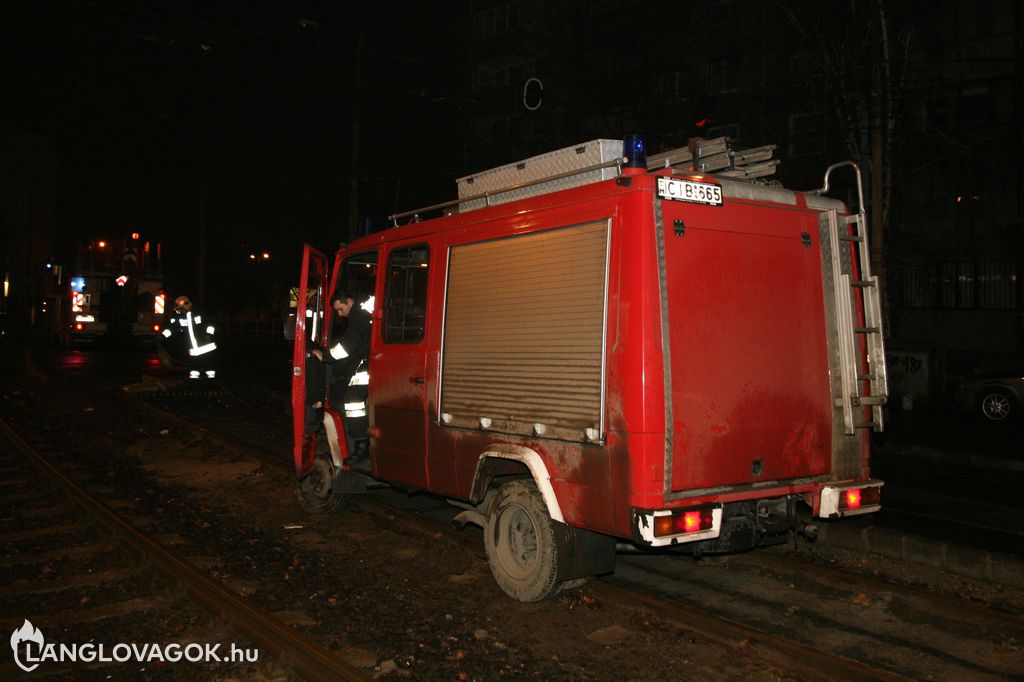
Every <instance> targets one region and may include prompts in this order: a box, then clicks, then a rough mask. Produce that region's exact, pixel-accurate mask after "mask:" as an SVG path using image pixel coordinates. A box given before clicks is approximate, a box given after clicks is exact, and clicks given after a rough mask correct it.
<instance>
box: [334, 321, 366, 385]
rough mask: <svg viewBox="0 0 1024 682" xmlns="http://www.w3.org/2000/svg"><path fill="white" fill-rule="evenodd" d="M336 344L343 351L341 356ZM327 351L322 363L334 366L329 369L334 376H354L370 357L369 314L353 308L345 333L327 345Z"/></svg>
mask: <svg viewBox="0 0 1024 682" xmlns="http://www.w3.org/2000/svg"><path fill="white" fill-rule="evenodd" d="M337 344H340V345H341V348H342V349H344V350H343V354H342V353H340V352H339V351H338V350H337V348H336V346H337ZM327 351H328V352H327V353H325V354H324V362H326V363H327V364H333V365H334V366H333V367H332V368H331V369H332V372H333V374H334V376H341V375H346V376H351V375H352V374H355V372H356V369H357V368H358V367H359V365H360V364H361V363H362V362H363V361H364V360H367V359H368V358H369V357H370V313H368V312H366V311H365V310H363V309H362V308H360V307H358V306H353V307H352V310H351V311H350V312H349V314H348V325H347V326H346V327H345V331H344V332H343V333H342V335H341V336H340V337H339V338H338V339H337V340H336V341H333V342H332V343H330V344H329V345H328V349H327ZM339 356H340V357H339Z"/></svg>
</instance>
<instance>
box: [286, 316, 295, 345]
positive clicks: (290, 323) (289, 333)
mask: <svg viewBox="0 0 1024 682" xmlns="http://www.w3.org/2000/svg"><path fill="white" fill-rule="evenodd" d="M284 338H285V340H286V341H294V340H295V313H289V314H288V317H286V318H284Z"/></svg>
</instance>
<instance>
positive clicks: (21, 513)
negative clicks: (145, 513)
mask: <svg viewBox="0 0 1024 682" xmlns="http://www.w3.org/2000/svg"><path fill="white" fill-rule="evenodd" d="M0 440H2V457H0V466H2V467H3V468H4V474H5V475H4V486H3V488H2V489H0V504H2V505H3V515H4V518H7V519H10V520H12V521H17V522H18V524H19V525H20V526H22V529H21V530H18V531H14V532H8V533H4V534H3V535H0V543H2V545H3V546H4V548H5V550H6V551H5V556H4V558H3V559H2V561H0V565H2V566H3V568H4V570H5V571H8V572H10V573H11V574H12V575H17V574H19V573H20V574H21V575H22V576H24V577H23V578H22V579H20V580H18V579H15V580H13V581H11V582H10V583H9V584H8V585H7V586H5V587H3V588H2V589H0V596H2V597H3V598H4V600H5V601H6V602H8V604H9V607H8V609H11V608H18V607H20V608H22V609H23V610H25V611H28V610H31V613H32V618H31V621H32V622H33V623H34V626H35V627H37V628H38V627H40V626H43V627H45V626H63V627H65V628H67V627H68V626H78V625H83V624H88V623H91V622H96V621H99V620H105V619H109V618H117V617H125V616H131V615H137V614H146V613H165V612H166V611H167V610H171V609H173V610H174V613H175V615H174V618H177V619H178V620H179V621H182V622H184V623H187V622H188V621H189V620H190V619H193V618H194V617H195V613H194V606H195V605H200V606H202V608H204V609H206V610H207V611H209V612H210V613H212V614H214V615H215V616H217V617H219V618H222V619H224V620H226V621H227V622H229V623H230V624H231V626H232V627H233V628H234V629H235V631H236V632H237V633H238V634H240V635H242V636H243V637H244V638H246V639H247V640H248V641H249V642H252V643H253V644H254V645H256V647H258V651H259V652H267V653H270V654H272V655H274V656H276V657H278V658H279V659H281V661H283V662H284V663H285V665H286V666H287V668H288V669H290V670H291V671H292V672H293V673H294V674H296V675H298V676H300V677H301V678H303V679H308V680H366V679H368V678H367V677H366V676H365V675H364V674H362V673H361V672H360V671H359V670H358V669H357V668H355V667H353V666H352V665H349V664H348V663H346V662H345V661H343V660H342V659H340V658H339V657H338V656H336V655H335V654H333V653H331V652H330V651H328V650H326V649H325V648H324V647H322V646H321V645H319V644H318V643H317V642H315V641H313V640H311V639H309V638H307V637H304V636H302V635H300V634H299V633H298V632H296V631H295V630H294V629H292V628H291V627H289V626H288V625H286V624H285V623H283V622H282V621H281V620H279V619H278V618H277V617H275V616H274V615H273V614H271V613H268V612H266V611H264V610H262V609H259V608H256V607H255V606H253V605H252V604H251V603H249V602H248V601H247V600H246V599H245V598H244V597H242V596H240V595H239V594H238V593H237V592H235V591H234V590H232V589H231V588H230V587H228V586H227V585H225V584H224V583H222V582H221V581H219V580H216V579H214V578H212V577H211V576H210V575H209V574H208V573H207V572H206V571H204V570H202V569H201V568H200V567H198V566H196V565H195V564H194V563H193V562H191V561H189V560H188V559H186V558H185V557H183V556H181V555H179V554H178V553H176V552H173V551H171V550H170V549H169V548H168V547H167V546H166V545H165V544H164V542H161V541H160V540H159V539H158V538H154V537H153V536H152V535H151V534H150V533H148V532H146V531H145V530H142V529H140V528H139V527H137V526H136V525H135V524H133V523H132V522H130V521H129V520H128V519H126V518H125V517H124V516H123V515H122V514H119V513H118V512H116V511H114V509H112V507H113V506H123V507H131V503H130V502H127V501H125V500H118V499H115V500H109V499H108V500H107V501H103V500H100V499H98V498H97V497H96V496H94V495H93V494H90V493H89V492H87V491H86V490H85V489H84V488H83V487H82V486H81V485H79V484H78V483H76V482H74V481H72V480H71V478H70V477H69V476H68V475H67V474H65V473H64V472H63V471H61V469H59V468H58V467H56V466H54V465H53V464H52V463H50V462H49V461H47V459H46V458H45V457H44V456H43V455H41V454H40V453H39V452H37V451H36V450H35V449H34V448H32V447H31V446H30V445H29V444H28V443H27V442H26V441H25V440H24V439H22V437H21V436H20V435H18V434H17V433H16V432H15V431H14V429H12V428H11V427H10V425H8V424H7V423H6V422H5V421H3V420H0ZM28 464H31V465H32V467H34V471H33V470H32V469H31V468H30V467H29V466H28ZM41 479H45V481H42V480H41ZM73 507H77V508H78V509H79V510H81V511H84V512H85V513H86V515H87V516H86V517H78V516H77V515H76V514H75V513H74V509H73ZM71 518H74V519H75V521H74V522H62V519H71ZM5 525H8V527H10V526H11V524H10V523H9V524H5ZM25 526H28V527H27V528H26V527H25ZM40 564H42V565H44V567H45V568H47V569H48V570H44V571H43V573H44V574H47V573H55V574H56V575H47V576H46V577H45V578H44V579H39V578H37V577H34V575H35V574H36V573H37V572H38V567H39V566H40ZM54 565H56V566H57V568H56V569H54V568H53V566H54ZM77 571H84V572H77ZM153 571H155V572H157V573H158V574H160V576H161V578H160V579H156V580H154V578H153V575H152V572H153ZM112 583H121V589H122V590H123V589H125V588H126V587H127V589H128V590H129V593H130V594H131V595H132V596H131V597H130V598H127V599H126V598H123V597H117V598H116V599H114V600H112V601H109V602H107V603H104V604H100V605H96V606H94V607H91V608H78V609H71V610H63V611H61V610H54V609H55V607H54V606H52V605H50V604H60V603H66V602H67V596H68V595H69V594H75V595H79V594H81V597H80V601H79V606H80V607H81V606H85V605H86V604H88V603H89V602H90V601H92V600H93V599H94V598H93V597H92V596H89V594H88V593H94V592H98V591H101V590H102V589H103V587H104V586H107V585H110V584H112ZM85 591H88V593H86V592H85ZM46 594H60V595H61V598H60V599H59V600H52V601H50V602H48V601H46V600H43V601H42V602H40V601H39V600H38V595H46ZM48 605H50V606H48ZM40 608H42V609H43V611H42V612H40V611H39V609H40ZM8 609H5V610H6V611H7V613H5V614H4V615H5V616H7V620H9V619H10V618H11V617H14V616H16V614H15V613H13V612H12V611H10V610H8ZM47 609H49V610H47ZM26 620H28V619H26ZM163 630H166V623H165V624H164V627H163ZM71 631H72V632H74V631H75V628H74V627H72V628H71ZM82 636H83V637H84V636H85V635H84V634H83V635H82ZM162 636H165V635H162V634H160V632H157V633H155V634H154V637H162ZM242 660H243V661H244V660H245V658H244V657H243V659H242ZM249 662H252V661H249ZM8 672H9V673H16V672H17V671H16V670H15V669H13V668H12V669H11V670H9V671H8ZM47 672H48V673H53V672H64V673H69V672H71V671H69V670H62V671H61V670H57V671H55V670H48V671H47ZM5 677H6V678H7V679H11V678H12V677H13V674H11V675H5Z"/></svg>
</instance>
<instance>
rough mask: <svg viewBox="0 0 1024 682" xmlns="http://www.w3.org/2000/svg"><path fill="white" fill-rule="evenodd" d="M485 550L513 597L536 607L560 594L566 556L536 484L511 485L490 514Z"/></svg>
mask: <svg viewBox="0 0 1024 682" xmlns="http://www.w3.org/2000/svg"><path fill="white" fill-rule="evenodd" d="M485 521H486V527H485V528H484V548H485V549H486V550H487V563H488V564H489V565H490V567H491V574H492V575H494V580H495V582H497V583H498V586H499V587H500V588H501V589H502V591H504V592H505V594H507V595H508V596H510V597H512V598H513V599H516V600H518V601H523V602H534V601H540V600H542V599H546V598H548V597H551V596H554V595H555V594H557V593H558V591H559V590H560V589H561V584H560V583H559V581H558V560H559V554H560V553H561V551H562V549H563V548H562V547H561V546H560V544H559V542H558V540H557V538H558V537H559V535H558V534H557V533H556V532H555V528H554V523H555V522H554V521H552V520H551V517H550V516H549V515H548V510H547V506H546V505H545V504H544V499H543V498H542V497H541V495H540V491H538V490H537V486H536V485H534V483H533V481H510V482H508V483H506V484H505V485H503V486H501V488H499V489H498V492H497V494H496V495H495V496H494V498H493V499H492V500H491V504H490V506H489V507H488V509H487V518H486V520H485Z"/></svg>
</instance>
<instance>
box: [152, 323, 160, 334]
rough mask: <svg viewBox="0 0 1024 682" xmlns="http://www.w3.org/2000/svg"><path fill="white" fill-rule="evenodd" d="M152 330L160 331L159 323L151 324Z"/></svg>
mask: <svg viewBox="0 0 1024 682" xmlns="http://www.w3.org/2000/svg"><path fill="white" fill-rule="evenodd" d="M153 331H155V332H158V331H160V325H158V324H154V325H153Z"/></svg>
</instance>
